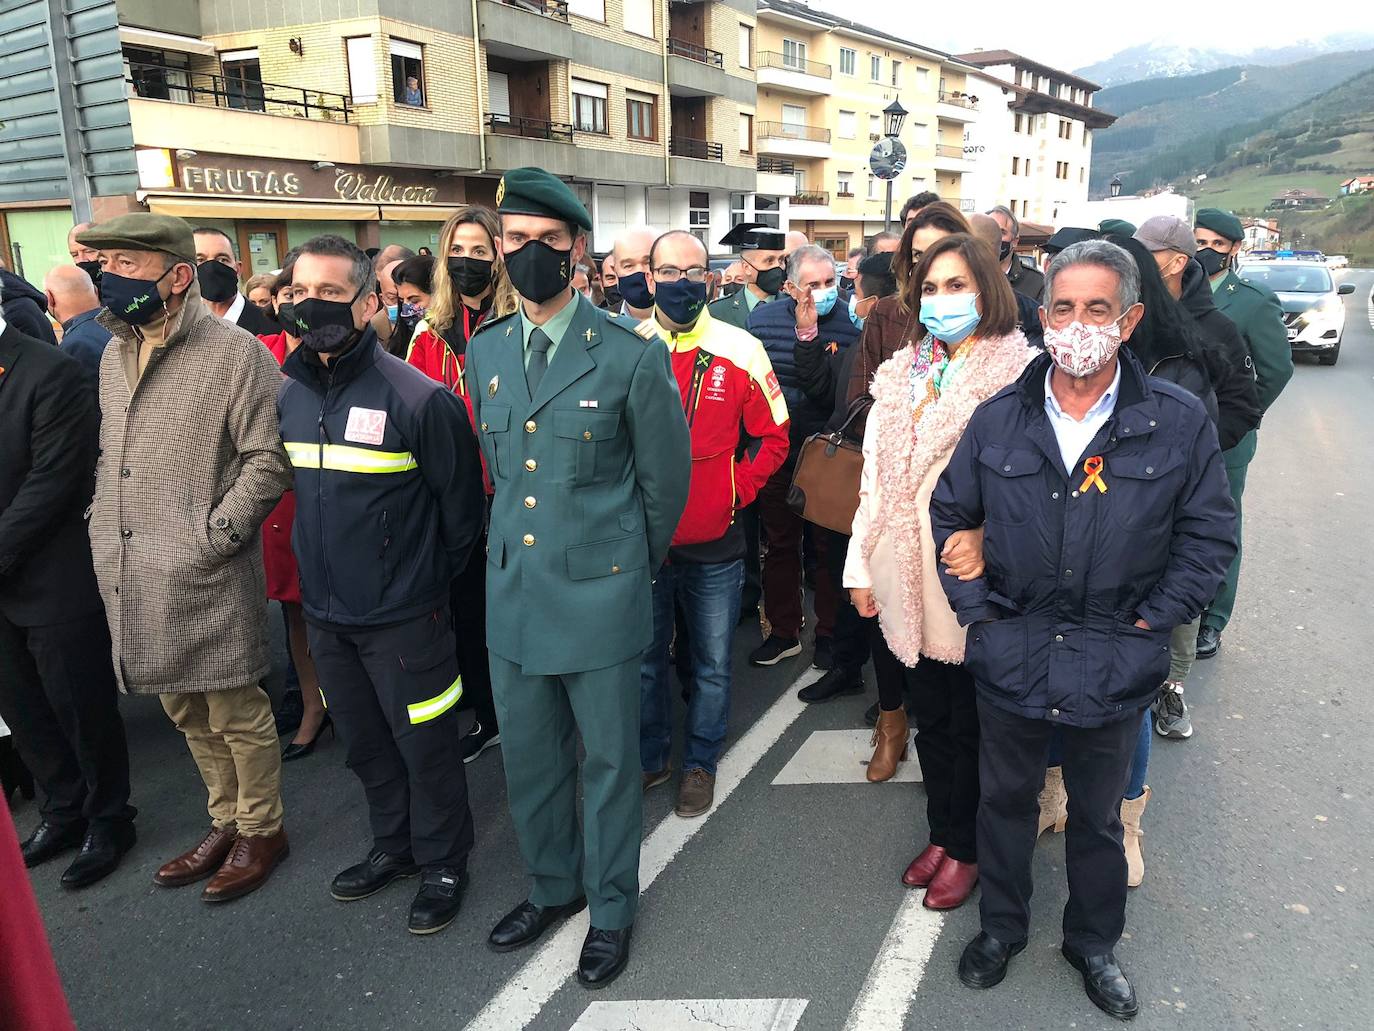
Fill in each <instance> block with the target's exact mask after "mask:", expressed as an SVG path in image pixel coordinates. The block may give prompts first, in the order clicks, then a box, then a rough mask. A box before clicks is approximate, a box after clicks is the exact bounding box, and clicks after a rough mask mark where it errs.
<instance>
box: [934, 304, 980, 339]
mask: <svg viewBox="0 0 1374 1031" xmlns="http://www.w3.org/2000/svg"><path fill="white" fill-rule="evenodd" d="M982 317H983V316H981V315H980V314H978V295H977V294H930V295H929V296H926V297H922V298H921V325H923V326H925V327H926V329H927V330H929V332H930V335H931V336H933V337H935V339H936V340H939V341H940V342H941V343H942V344H958V343H961V342H962V341H963V340H964V339H965V338H966V337H968V335H969V334H970V333H972V332H973V331H974V330H975V329H977V328H978V322H979V320H980V319H982Z"/></svg>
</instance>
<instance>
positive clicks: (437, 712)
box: [406, 677, 463, 723]
mask: <svg viewBox="0 0 1374 1031" xmlns="http://www.w3.org/2000/svg"><path fill="white" fill-rule="evenodd" d="M462 697H463V678H462V677H459V678H458V679H457V680H455V681H454V682H453V683H452V685H450V686H449V688H448V690H447V691H445V692H444V693H443V694H441V695H436V696H435V697H433V698H429V699H426V700H425V701H423V702H416V703H415V704H414V705H407V706H406V711H407V712H408V713H409V714H410V722H411V723H426V722H428V721H429V720H432V719H435V718H436V717H439V716H442V715H443V714H444V713H446V712H448V711H449V710H450V709H452V708H453V706H454V705H455V704H457V702H458V699H459V698H462Z"/></svg>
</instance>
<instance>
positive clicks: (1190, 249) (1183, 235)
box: [1135, 215, 1197, 258]
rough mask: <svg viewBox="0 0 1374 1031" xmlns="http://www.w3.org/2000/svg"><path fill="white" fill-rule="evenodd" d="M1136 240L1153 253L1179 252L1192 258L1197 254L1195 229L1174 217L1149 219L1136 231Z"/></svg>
mask: <svg viewBox="0 0 1374 1031" xmlns="http://www.w3.org/2000/svg"><path fill="white" fill-rule="evenodd" d="M1135 238H1136V239H1137V240H1139V241H1140V242H1141V243H1143V244H1144V245H1145V246H1146V247H1148V248H1149V249H1150V250H1151V251H1178V252H1179V253H1180V254H1186V255H1188V257H1190V258H1191V257H1192V256H1193V255H1194V254H1196V253H1197V241H1196V240H1194V239H1193V227H1192V226H1190V225H1189V224H1188V223H1187V222H1185V221H1184V220H1183V219H1181V218H1174V216H1173V215H1155V216H1154V217H1152V218H1147V219H1146V220H1145V221H1144V222H1142V223H1141V224H1140V228H1139V229H1137V230H1136V231H1135Z"/></svg>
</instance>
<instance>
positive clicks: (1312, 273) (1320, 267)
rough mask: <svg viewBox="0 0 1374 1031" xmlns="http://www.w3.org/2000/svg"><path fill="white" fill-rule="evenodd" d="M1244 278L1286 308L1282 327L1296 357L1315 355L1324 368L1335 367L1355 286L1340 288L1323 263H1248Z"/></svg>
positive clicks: (1243, 270)
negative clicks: (1269, 292) (1348, 301)
mask: <svg viewBox="0 0 1374 1031" xmlns="http://www.w3.org/2000/svg"><path fill="white" fill-rule="evenodd" d="M1239 272H1240V276H1241V278H1243V279H1247V280H1249V281H1250V282H1251V283H1258V284H1260V285H1262V286H1267V287H1268V288H1269V289H1270V290H1273V291H1274V293H1276V294H1278V297H1279V303H1280V304H1282V305H1283V324H1284V326H1285V327H1286V328H1287V330H1288V344H1289V346H1290V347H1292V348H1293V354H1294V355H1295V356H1296V355H1299V354H1311V355H1315V356H1316V358H1317V361H1318V362H1320V363H1321V364H1322V365H1335V364H1336V360H1337V359H1338V358H1339V357H1340V354H1341V334H1343V333H1344V332H1345V302H1344V301H1343V300H1341V298H1342V297H1343V296H1344V295H1345V294H1353V293H1354V292H1355V284H1354V283H1342V284H1340V286H1337V285H1336V283H1335V281H1334V280H1333V279H1332V278H1331V273H1330V271H1329V270H1328V269H1327V267H1326V264H1325V262H1323V261H1288V260H1282V259H1280V260H1276V261H1258V262H1249V261H1247V262H1245V264H1244V265H1243V266H1242V267H1241V268H1240V270H1239Z"/></svg>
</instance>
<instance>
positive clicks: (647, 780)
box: [644, 766, 673, 791]
mask: <svg viewBox="0 0 1374 1031" xmlns="http://www.w3.org/2000/svg"><path fill="white" fill-rule="evenodd" d="M672 776H673V768H672V767H671V766H665V767H663V769H661V770H659V771H658V772H657V773H646V774H644V790H645V791H648V790H649V789H650V788H656V787H658V786H659V785H660V784H667V783H668V781H669V780H670V779H671V778H672Z"/></svg>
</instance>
